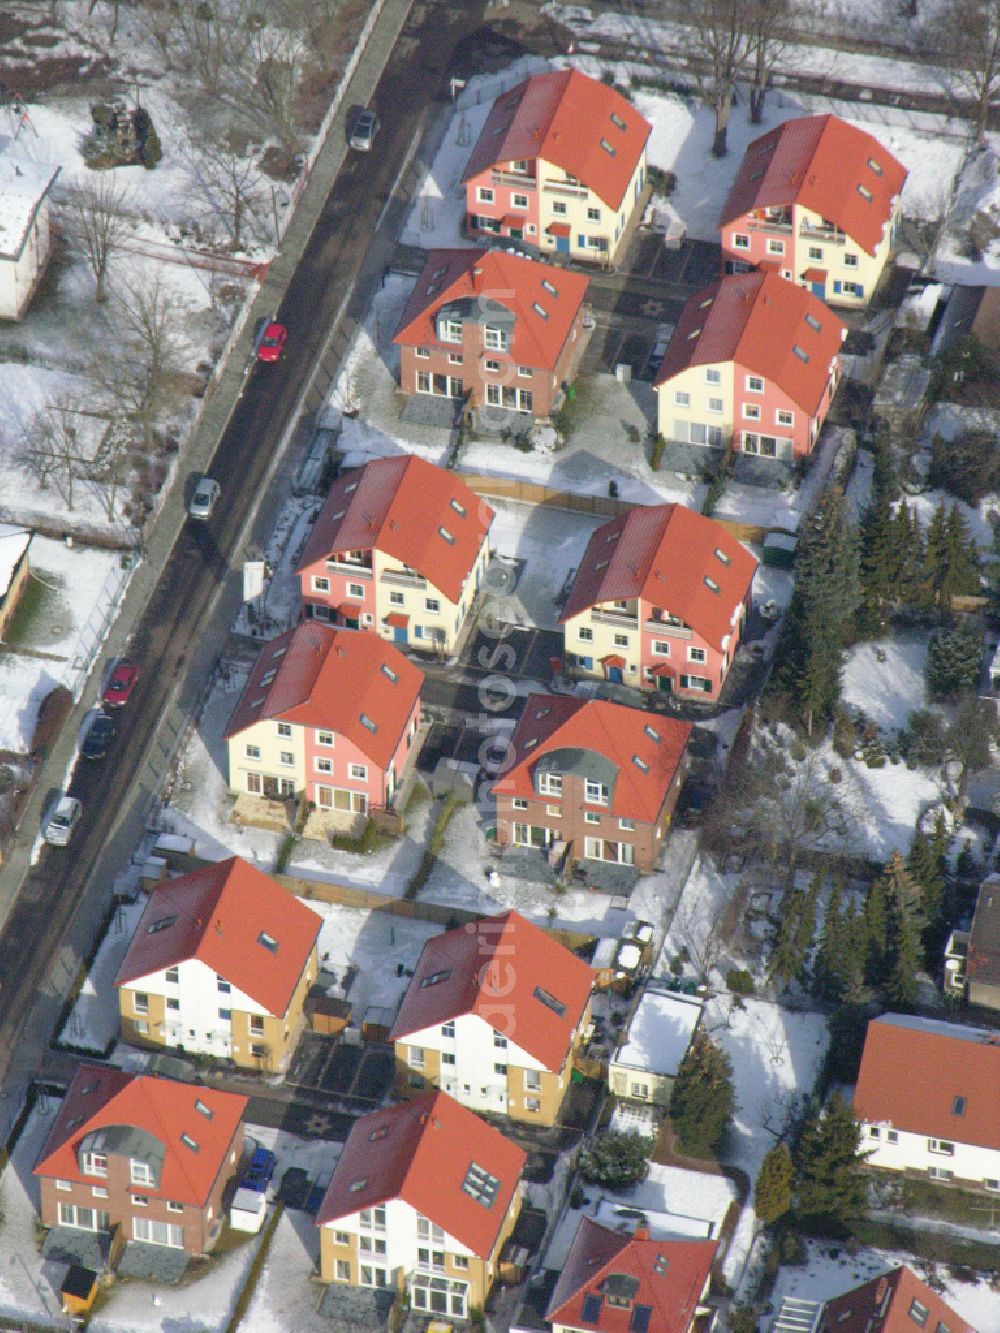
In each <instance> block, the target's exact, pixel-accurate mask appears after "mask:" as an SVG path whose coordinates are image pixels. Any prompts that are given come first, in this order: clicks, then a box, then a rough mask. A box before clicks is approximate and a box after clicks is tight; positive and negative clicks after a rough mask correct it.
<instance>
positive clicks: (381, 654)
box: [225, 620, 424, 823]
mask: <svg viewBox="0 0 1000 1333" xmlns="http://www.w3.org/2000/svg"><path fill="white" fill-rule="evenodd" d="M423 679H424V677H423V672H422V671H420V670H419V668H417V667H415V666H414V665H413V663H412V662H409V661H407V659H406V658H405V657H404V656H403V654H402V653H401V652H399V650H398V649H396V648H394V647H393V646H392V644H391V643H384V642H383V641H382V640H381V639H379V638H377V637H376V636H375V635H374V634H357V633H355V632H353V631H352V630H345V629H334V628H333V627H332V626H330V625H323V624H320V622H319V621H317V620H307V621H305V622H304V623H303V624H301V625H298V626H297V627H296V628H295V629H292V630H288V631H287V632H286V633H285V634H279V635H278V637H277V638H276V639H272V640H271V642H270V643H268V644H265V645H264V647H263V648H262V649H261V651H260V655H259V656H258V658H257V661H256V662H255V663H254V666H253V669H252V670H251V672H250V678H249V680H248V681H247V684H246V687H245V689H244V690H243V693H242V695H241V696H240V701H239V703H238V704H237V705H236V709H235V711H234V713H233V716H232V717H231V718H230V721H229V727H228V729H227V731H226V734H225V740H226V744H227V746H228V751H229V785H230V789H231V790H233V791H235V792H245V793H248V794H249V795H251V796H256V797H261V798H267V799H270V800H287V799H289V798H293V797H294V798H301V797H305V799H306V800H307V801H311V802H313V803H314V804H315V806H316V808H317V810H319V811H320V812H322V813H325V814H328V815H334V814H337V815H342V816H343V817H344V822H345V823H352V822H356V821H357V820H358V819H359V818H362V817H364V816H367V815H368V814H369V813H370V812H371V811H372V810H376V809H387V808H391V807H392V804H393V800H394V797H395V795H396V792H397V790H398V788H399V785H400V782H401V780H402V778H403V775H404V769H405V768H406V765H407V763H408V762H410V760H411V758H412V757H414V756H415V753H416V751H415V750H414V748H413V746H414V740H415V738H416V735H417V728H418V727H419V725H420V686H421V684H422V683H423Z"/></svg>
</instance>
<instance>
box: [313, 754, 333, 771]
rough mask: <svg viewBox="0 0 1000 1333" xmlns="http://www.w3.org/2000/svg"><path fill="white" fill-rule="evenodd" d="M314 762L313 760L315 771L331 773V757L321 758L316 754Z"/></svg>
mask: <svg viewBox="0 0 1000 1333" xmlns="http://www.w3.org/2000/svg"><path fill="white" fill-rule="evenodd" d="M314 762H315V764H316V772H317V773H332V772H333V760H332V759H321V758H320V757H319V756H318V755H317V756H316V759H315V761H314Z"/></svg>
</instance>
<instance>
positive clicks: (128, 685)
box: [101, 657, 139, 708]
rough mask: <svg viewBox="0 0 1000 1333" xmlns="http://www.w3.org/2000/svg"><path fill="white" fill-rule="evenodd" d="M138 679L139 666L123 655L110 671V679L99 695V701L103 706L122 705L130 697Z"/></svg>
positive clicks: (119, 706)
mask: <svg viewBox="0 0 1000 1333" xmlns="http://www.w3.org/2000/svg"><path fill="white" fill-rule="evenodd" d="M138 679H139V668H138V667H137V666H136V664H135V663H134V662H129V661H127V659H126V658H124V657H123V658H122V660H121V661H120V662H119V663H118V664H117V666H116V667H115V669H114V671H112V673H111V679H110V680H109V681H108V684H107V687H106V688H105V691H104V693H103V694H102V695H101V703H103V704H104V706H105V708H122V707H124V705H125V704H127V703H128V701H129V699H130V698H131V697H132V691H133V690H134V689H135V686H136V682H137V681H138Z"/></svg>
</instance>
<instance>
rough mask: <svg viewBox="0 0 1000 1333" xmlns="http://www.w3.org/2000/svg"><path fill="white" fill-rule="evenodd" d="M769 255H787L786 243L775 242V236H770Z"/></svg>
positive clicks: (768, 242)
mask: <svg viewBox="0 0 1000 1333" xmlns="http://www.w3.org/2000/svg"><path fill="white" fill-rule="evenodd" d="M767 253H768V254H769V255H783V254H784V253H785V242H784V241H778V240H775V238H774V237H773V236H769V237H768V240H767Z"/></svg>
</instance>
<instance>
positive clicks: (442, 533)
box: [438, 528, 455, 546]
mask: <svg viewBox="0 0 1000 1333" xmlns="http://www.w3.org/2000/svg"><path fill="white" fill-rule="evenodd" d="M438 536H439V537H443V538H444V539H445V541H446V542H447V543H448V545H449V546H454V545H455V538H454V535H453V534H452V533H450V532H449V531H448V529H447V528H438Z"/></svg>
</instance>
